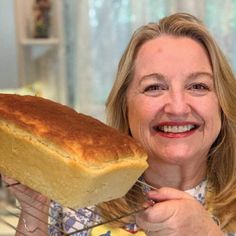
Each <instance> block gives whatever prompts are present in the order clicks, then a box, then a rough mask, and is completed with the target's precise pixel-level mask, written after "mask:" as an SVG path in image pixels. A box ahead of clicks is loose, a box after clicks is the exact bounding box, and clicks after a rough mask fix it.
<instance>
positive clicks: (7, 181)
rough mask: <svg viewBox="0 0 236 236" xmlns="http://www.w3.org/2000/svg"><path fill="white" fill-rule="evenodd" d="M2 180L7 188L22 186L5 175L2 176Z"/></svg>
mask: <svg viewBox="0 0 236 236" xmlns="http://www.w3.org/2000/svg"><path fill="white" fill-rule="evenodd" d="M1 178H2V181H3V183H4V184H5V187H6V188H8V187H12V186H15V185H18V184H20V182H18V181H16V180H14V179H11V178H9V177H6V176H3V175H1Z"/></svg>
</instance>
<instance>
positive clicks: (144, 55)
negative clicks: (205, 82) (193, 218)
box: [135, 35, 212, 74]
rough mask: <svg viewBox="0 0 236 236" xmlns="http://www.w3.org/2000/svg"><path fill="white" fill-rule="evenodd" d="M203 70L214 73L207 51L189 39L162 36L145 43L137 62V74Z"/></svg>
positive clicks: (139, 52)
mask: <svg viewBox="0 0 236 236" xmlns="http://www.w3.org/2000/svg"><path fill="white" fill-rule="evenodd" d="M162 70H163V71H165V72H168V73H171V72H172V73H173V74H175V73H178V72H180V71H182V72H184V71H186V72H187V71H189V70H193V71H194V70H201V71H206V72H212V69H211V63H210V60H209V56H208V53H207V51H206V49H205V48H204V47H203V45H201V44H200V43H199V42H197V41H195V40H194V39H191V38H189V37H174V36H166V35H164V36H160V37H158V38H155V39H152V40H149V41H147V42H146V43H144V44H143V45H142V46H141V48H140V49H139V51H138V54H137V57H136V60H135V73H150V72H152V73H155V72H161V71H162Z"/></svg>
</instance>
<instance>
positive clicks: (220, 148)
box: [107, 13, 236, 235]
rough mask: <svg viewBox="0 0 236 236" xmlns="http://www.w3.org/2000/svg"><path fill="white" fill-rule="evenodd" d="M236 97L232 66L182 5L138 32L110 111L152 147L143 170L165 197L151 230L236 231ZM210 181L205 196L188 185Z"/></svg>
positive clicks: (152, 215) (147, 226) (148, 218)
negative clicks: (177, 11) (146, 167)
mask: <svg viewBox="0 0 236 236" xmlns="http://www.w3.org/2000/svg"><path fill="white" fill-rule="evenodd" d="M235 101H236V81H235V79H234V75H233V73H232V71H231V69H230V66H229V64H228V63H227V61H226V59H225V57H224V55H223V53H222V52H221V50H220V49H219V47H218V46H217V44H216V42H215V41H214V40H213V38H212V37H211V36H210V34H209V33H208V31H207V30H206V28H205V27H204V25H203V24H202V23H201V22H200V21H199V20H198V19H196V18H195V17H193V16H191V15H189V14H181V13H178V14H174V15H172V16H169V17H166V18H164V19H162V20H161V21H160V22H159V24H156V23H151V24H148V25H145V26H143V27H141V28H140V29H138V30H137V31H136V32H135V33H134V35H133V37H132V39H131V41H130V43H129V45H128V47H127V49H126V51H125V53H124V55H123V56H122V58H121V61H120V64H119V69H118V73H117V78H116V81H115V84H114V86H113V89H112V90H111V93H110V96H109V98H108V101H107V111H108V123H109V124H110V125H111V126H113V127H116V128H117V129H119V130H121V131H122V132H124V133H127V134H130V135H132V136H133V137H134V138H135V139H137V140H139V141H140V142H141V144H142V145H143V146H144V148H146V150H147V152H148V162H149V168H148V169H147V171H146V172H145V173H144V176H143V178H144V180H145V181H146V182H147V183H148V184H150V185H152V186H154V187H156V188H158V189H159V190H158V191H154V192H149V193H148V196H149V198H151V199H152V200H154V201H157V202H159V203H157V204H154V205H153V206H152V207H150V208H148V209H147V210H146V211H145V212H143V213H142V214H139V215H138V216H137V223H138V224H139V226H140V227H141V228H143V229H144V230H146V231H148V232H149V234H150V235H223V233H222V232H236V144H235V140H236V139H235V134H236V132H235V131H236V105H235V104H236V103H235ZM202 185H204V186H206V188H204V190H203V192H201V194H202V195H201V196H200V199H199V201H201V202H202V204H199V202H198V201H196V200H194V199H193V198H192V197H190V196H189V194H187V193H186V192H184V191H187V192H188V191H189V192H191V191H192V190H193V189H194V188H195V190H196V189H197V188H199V186H202ZM162 187H164V188H162ZM190 189H192V190H190ZM199 194H200V193H199ZM192 195H194V194H192ZM195 197H197V196H196V195H195ZM198 197H199V196H198ZM190 209H191V210H190ZM214 221H216V222H214ZM216 223H217V224H219V225H218V226H217V224H216ZM235 235H236V234H235Z"/></svg>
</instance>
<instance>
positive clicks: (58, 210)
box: [49, 180, 236, 236]
mask: <svg viewBox="0 0 236 236" xmlns="http://www.w3.org/2000/svg"><path fill="white" fill-rule="evenodd" d="M206 182H207V181H206V180H204V181H202V182H201V183H200V184H199V185H197V186H196V187H195V188H192V189H189V190H187V191H186V192H187V193H189V194H190V195H191V196H193V197H195V198H196V200H198V201H199V202H200V203H201V204H204V201H205V192H206V184H207V183H206ZM149 190H150V189H148V187H146V189H145V190H144V191H149ZM94 208H95V207H94V206H92V207H87V208H82V209H79V210H78V211H74V210H71V209H68V208H63V207H62V206H61V205H59V204H58V203H55V202H52V204H51V208H50V212H49V214H50V216H51V217H50V218H51V220H50V226H49V235H51V236H62V235H64V234H63V233H62V232H61V231H60V230H59V229H63V231H64V232H65V233H66V234H69V235H72V236H128V235H133V236H134V235H135V236H145V235H146V234H145V233H144V232H143V231H140V230H139V229H138V227H137V226H136V225H135V224H128V225H126V226H125V228H124V229H121V228H111V227H109V226H107V225H100V226H97V227H91V229H89V230H83V231H81V232H78V230H79V229H83V228H84V227H85V226H86V227H90V226H92V225H94V223H96V224H97V223H99V222H100V221H101V219H100V217H99V216H98V215H97V214H96V213H95V212H94ZM75 232H76V233H75ZM225 236H236V233H226V234H225Z"/></svg>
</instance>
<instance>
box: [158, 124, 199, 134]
mask: <svg viewBox="0 0 236 236" xmlns="http://www.w3.org/2000/svg"><path fill="white" fill-rule="evenodd" d="M197 128H198V126H197V125H192V124H191V125H159V126H155V127H154V130H156V131H159V132H164V133H176V134H178V133H185V132H188V131H191V130H194V129H197Z"/></svg>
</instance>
